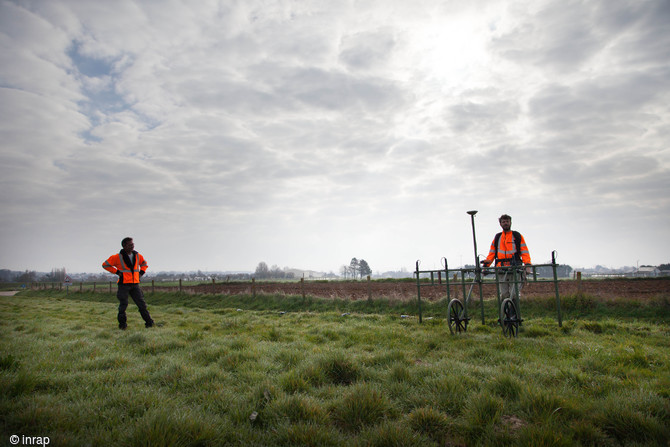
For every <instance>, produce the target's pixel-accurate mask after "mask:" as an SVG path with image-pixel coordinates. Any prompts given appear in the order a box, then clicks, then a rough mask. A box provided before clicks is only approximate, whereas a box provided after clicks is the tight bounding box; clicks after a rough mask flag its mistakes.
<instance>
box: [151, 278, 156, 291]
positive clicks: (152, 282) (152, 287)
mask: <svg viewBox="0 0 670 447" xmlns="http://www.w3.org/2000/svg"><path fill="white" fill-rule="evenodd" d="M155 291H156V289H155V285H154V280H153V279H152V280H151V293H154V292H155Z"/></svg>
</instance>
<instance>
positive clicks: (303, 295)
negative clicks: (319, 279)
mask: <svg viewBox="0 0 670 447" xmlns="http://www.w3.org/2000/svg"><path fill="white" fill-rule="evenodd" d="M300 292H301V293H302V299H303V300H304V299H305V278H304V277H303V278H300Z"/></svg>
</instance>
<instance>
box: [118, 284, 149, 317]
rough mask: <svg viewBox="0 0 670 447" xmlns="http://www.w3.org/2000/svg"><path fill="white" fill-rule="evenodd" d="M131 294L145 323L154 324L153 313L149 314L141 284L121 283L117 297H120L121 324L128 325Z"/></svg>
mask: <svg viewBox="0 0 670 447" xmlns="http://www.w3.org/2000/svg"><path fill="white" fill-rule="evenodd" d="M129 295H130V297H131V298H132V299H133V301H134V302H135V304H136V305H137V308H138V309H139V311H140V315H142V319H143V320H144V323H145V324H146V325H152V324H153V322H154V320H152V319H151V315H149V311H148V310H147V303H146V302H145V301H144V294H143V293H142V289H140V285H139V284H119V289H118V290H117V292H116V297H117V298H118V299H119V315H118V319H119V325H120V326H125V325H126V321H127V320H126V309H127V308H128V296H129Z"/></svg>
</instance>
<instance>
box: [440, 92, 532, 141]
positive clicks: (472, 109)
mask: <svg viewBox="0 0 670 447" xmlns="http://www.w3.org/2000/svg"><path fill="white" fill-rule="evenodd" d="M520 113H521V108H520V106H519V104H518V103H517V102H515V101H495V100H494V101H487V102H484V103H476V102H471V101H468V102H462V103H457V104H454V105H451V106H450V107H449V109H448V112H447V120H448V122H449V124H450V126H451V128H452V129H453V130H454V131H455V132H457V133H467V132H473V133H478V134H480V133H482V132H484V133H487V134H494V135H495V136H496V138H498V139H499V138H500V137H501V136H502V135H504V134H505V132H506V125H507V124H508V123H510V122H513V121H515V120H516V119H517V118H518V116H519V114H520Z"/></svg>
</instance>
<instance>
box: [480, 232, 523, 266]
mask: <svg viewBox="0 0 670 447" xmlns="http://www.w3.org/2000/svg"><path fill="white" fill-rule="evenodd" d="M514 233H516V235H518V237H519V239H520V240H519V241H518V242H519V248H520V251H521V252H520V253H518V257H519V258H520V259H521V261H522V262H523V263H524V264H531V262H530V252H529V251H528V247H527V246H526V241H525V239H524V238H523V236H522V235H521V233H518V232H516V231H503V232H502V233H501V234H500V237H498V235H496V237H495V238H493V242H491V248H490V249H489V255H488V256H487V257H486V261H487V263H489V264H490V263H491V262H493V260H494V259H495V260H496V264H500V265H510V264H511V263H512V262H511V261H512V260H514V258H515V255H516V254H517V244H516V242H515V240H514V237H515V234H514ZM496 239H497V242H498V244H497V245H496ZM496 253H497V256H496Z"/></svg>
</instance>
